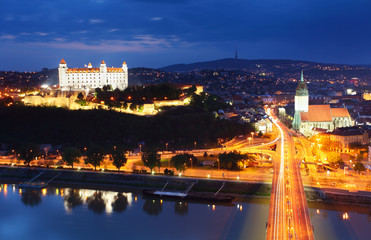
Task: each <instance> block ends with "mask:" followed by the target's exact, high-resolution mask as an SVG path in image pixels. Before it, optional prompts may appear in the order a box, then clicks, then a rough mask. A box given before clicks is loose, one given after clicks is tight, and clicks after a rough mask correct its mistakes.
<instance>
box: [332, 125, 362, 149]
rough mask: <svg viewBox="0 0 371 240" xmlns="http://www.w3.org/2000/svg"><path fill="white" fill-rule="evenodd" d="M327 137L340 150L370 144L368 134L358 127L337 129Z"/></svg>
mask: <svg viewBox="0 0 371 240" xmlns="http://www.w3.org/2000/svg"><path fill="white" fill-rule="evenodd" d="M327 135H328V136H329V138H330V141H331V142H332V143H334V144H335V145H338V147H339V148H349V146H350V145H351V144H360V145H366V144H368V143H369V140H368V133H367V132H366V131H362V130H361V129H358V128H356V127H346V128H337V129H335V130H334V131H332V132H330V133H327Z"/></svg>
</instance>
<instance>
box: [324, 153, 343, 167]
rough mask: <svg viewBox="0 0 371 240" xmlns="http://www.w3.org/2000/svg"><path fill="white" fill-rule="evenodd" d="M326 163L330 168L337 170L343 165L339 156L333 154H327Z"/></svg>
mask: <svg viewBox="0 0 371 240" xmlns="http://www.w3.org/2000/svg"><path fill="white" fill-rule="evenodd" d="M327 161H328V162H329V164H330V166H331V167H334V168H339V167H340V166H342V165H343V164H344V162H343V160H342V159H341V157H340V155H339V154H337V153H334V152H330V153H328V154H327Z"/></svg>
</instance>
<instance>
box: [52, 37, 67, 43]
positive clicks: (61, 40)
mask: <svg viewBox="0 0 371 240" xmlns="http://www.w3.org/2000/svg"><path fill="white" fill-rule="evenodd" d="M53 39H54V40H55V41H58V42H64V41H66V39H65V38H53Z"/></svg>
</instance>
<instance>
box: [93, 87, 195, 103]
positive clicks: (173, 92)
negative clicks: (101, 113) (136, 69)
mask: <svg viewBox="0 0 371 240" xmlns="http://www.w3.org/2000/svg"><path fill="white" fill-rule="evenodd" d="M192 90H193V92H194V91H195V90H196V87H194V88H193V89H192ZM181 94H182V90H181V89H178V88H176V87H174V86H173V85H171V84H166V83H162V84H156V85H148V86H133V87H128V88H126V89H125V90H123V91H121V90H119V89H114V90H113V91H112V89H111V86H109V85H107V86H103V88H96V89H95V97H96V101H98V102H100V101H104V102H105V103H111V102H112V103H113V104H114V103H115V102H122V101H125V102H130V103H137V104H139V103H144V102H146V101H153V100H170V99H179V98H180V96H181Z"/></svg>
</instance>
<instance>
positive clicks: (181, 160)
mask: <svg viewBox="0 0 371 240" xmlns="http://www.w3.org/2000/svg"><path fill="white" fill-rule="evenodd" d="M171 161H172V162H173V164H174V167H175V168H176V170H178V171H179V172H182V171H184V170H185V168H186V166H188V167H189V166H192V165H197V163H198V159H197V158H196V157H195V156H194V155H193V154H188V153H185V154H178V155H175V156H173V157H172V158H171Z"/></svg>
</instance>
